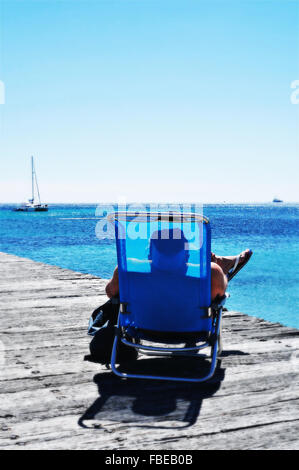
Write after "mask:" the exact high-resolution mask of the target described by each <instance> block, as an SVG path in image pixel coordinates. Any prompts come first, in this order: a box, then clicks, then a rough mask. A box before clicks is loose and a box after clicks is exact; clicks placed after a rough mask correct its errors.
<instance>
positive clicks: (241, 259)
mask: <svg viewBox="0 0 299 470" xmlns="http://www.w3.org/2000/svg"><path fill="white" fill-rule="evenodd" d="M250 256H251V251H250V250H248V249H247V250H244V251H242V252H241V253H240V254H239V255H237V256H218V255H215V254H214V253H212V254H211V261H212V262H213V263H216V264H218V265H219V266H220V267H221V268H222V270H223V272H224V274H225V275H227V274H228V272H229V271H230V270H231V269H232V268H233V267H234V266H235V263H236V259H237V258H238V265H242V264H246V261H247V260H248V259H249V258H250Z"/></svg>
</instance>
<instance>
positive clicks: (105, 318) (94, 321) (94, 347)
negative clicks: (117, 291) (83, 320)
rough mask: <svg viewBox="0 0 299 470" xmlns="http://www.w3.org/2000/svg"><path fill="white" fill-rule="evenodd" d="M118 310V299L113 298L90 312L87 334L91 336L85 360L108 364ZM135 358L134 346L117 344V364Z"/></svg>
mask: <svg viewBox="0 0 299 470" xmlns="http://www.w3.org/2000/svg"><path fill="white" fill-rule="evenodd" d="M118 312H119V300H118V299H116V298H114V299H110V300H108V302H106V303H105V304H104V305H101V306H100V307H98V308H97V309H96V310H95V311H94V312H93V313H92V315H91V317H90V320H89V328H88V334H89V335H91V336H93V339H92V340H91V343H90V345H89V349H90V354H91V355H90V356H85V358H84V359H85V360H88V361H91V362H99V363H100V364H110V362H111V353H112V346H113V341H114V337H115V326H116V324H117V319H118ZM135 359H137V351H136V350H135V349H134V348H132V347H130V346H126V345H125V344H122V343H119V344H118V348H117V356H116V362H117V363H118V364H120V363H123V362H128V361H132V360H135Z"/></svg>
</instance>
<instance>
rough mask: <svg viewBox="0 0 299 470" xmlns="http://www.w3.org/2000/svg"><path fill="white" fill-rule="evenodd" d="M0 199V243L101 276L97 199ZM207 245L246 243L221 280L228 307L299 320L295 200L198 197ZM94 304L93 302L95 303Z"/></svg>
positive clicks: (236, 248)
mask: <svg viewBox="0 0 299 470" xmlns="http://www.w3.org/2000/svg"><path fill="white" fill-rule="evenodd" d="M13 207H14V206H13V205H9V204H6V205H4V204H2V205H0V251H3V252H7V253H12V254H15V255H18V256H22V257H26V258H31V259H33V260H36V261H41V262H44V263H48V264H53V265H57V266H61V267H63V268H69V269H73V270H76V271H79V272H82V273H90V274H95V275H97V276H100V277H104V278H108V277H109V276H110V275H111V274H112V272H113V269H114V266H115V265H116V252H115V241H114V240H111V239H104V240H103V239H102V240H99V239H98V238H97V236H96V232H95V229H96V225H97V223H98V219H97V218H96V215H97V214H98V212H96V208H97V207H98V211H104V210H105V209H107V210H109V208H108V207H106V206H105V205H102V206H100V207H99V206H97V205H96V204H94V205H91V204H90V205H84V204H82V205H62V204H56V205H50V210H49V212H46V213H21V212H13V211H12V209H13ZM204 215H206V216H207V217H209V219H210V222H211V228H212V250H213V251H214V252H215V253H218V254H222V255H234V254H237V253H239V252H240V251H242V250H244V249H245V248H251V249H252V250H253V252H254V254H253V256H252V258H251V260H250V262H249V263H248V265H247V266H246V267H245V268H244V269H243V270H242V271H241V272H240V273H239V274H238V275H237V276H236V277H235V278H234V279H233V280H232V281H231V283H230V284H229V289H228V291H229V293H230V294H231V297H230V299H229V300H228V302H227V307H228V308H229V309H234V310H239V311H241V312H244V313H247V314H249V315H254V316H257V317H260V318H264V319H266V320H270V321H273V322H280V323H282V324H284V325H288V326H292V327H296V328H299V309H298V297H299V270H298V267H299V266H298V265H299V261H298V253H299V224H298V222H299V204H290V205H288V204H264V205H262V204H252V205H250V204H246V205H245V204H242V205H228V204H223V205H220V204H219V205H205V206H204ZM95 307H96V306H95Z"/></svg>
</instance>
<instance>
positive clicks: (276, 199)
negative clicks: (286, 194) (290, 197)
mask: <svg viewBox="0 0 299 470" xmlns="http://www.w3.org/2000/svg"><path fill="white" fill-rule="evenodd" d="M272 202H283V200H282V199H278V198H277V197H275V198H274V199H273V201H272Z"/></svg>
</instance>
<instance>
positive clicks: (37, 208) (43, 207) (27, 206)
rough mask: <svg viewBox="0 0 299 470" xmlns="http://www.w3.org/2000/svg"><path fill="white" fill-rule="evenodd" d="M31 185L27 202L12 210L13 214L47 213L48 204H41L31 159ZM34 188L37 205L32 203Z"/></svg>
mask: <svg viewBox="0 0 299 470" xmlns="http://www.w3.org/2000/svg"><path fill="white" fill-rule="evenodd" d="M31 185H32V196H31V199H28V202H25V203H23V204H22V205H21V206H19V207H16V208H15V209H14V211H15V212H47V210H48V204H42V203H41V200H40V194H39V188H38V183H37V177H36V172H35V167H34V160H33V157H31ZM35 187H36V190H37V195H38V201H39V202H38V203H36V202H34V200H35V198H34V189H35Z"/></svg>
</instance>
